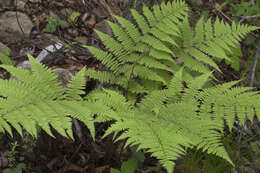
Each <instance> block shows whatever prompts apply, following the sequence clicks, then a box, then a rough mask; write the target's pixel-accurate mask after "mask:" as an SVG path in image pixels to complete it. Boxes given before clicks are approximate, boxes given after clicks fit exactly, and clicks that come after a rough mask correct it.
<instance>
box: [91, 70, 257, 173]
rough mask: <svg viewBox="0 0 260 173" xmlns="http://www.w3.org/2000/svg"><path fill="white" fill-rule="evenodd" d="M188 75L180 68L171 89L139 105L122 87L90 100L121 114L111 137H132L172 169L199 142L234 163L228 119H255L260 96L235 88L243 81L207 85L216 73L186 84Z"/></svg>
mask: <svg viewBox="0 0 260 173" xmlns="http://www.w3.org/2000/svg"><path fill="white" fill-rule="evenodd" d="M182 75H183V74H182V70H180V71H179V72H178V73H176V74H175V77H174V78H173V79H172V80H171V81H170V82H169V84H168V85H167V88H166V89H163V90H160V91H152V92H151V93H150V94H148V95H147V96H146V97H145V98H144V99H143V100H141V101H140V102H139V103H138V104H137V105H136V107H134V106H133V105H132V104H131V103H129V102H127V99H126V98H125V97H124V96H123V95H121V94H120V93H119V92H117V91H113V90H107V89H106V90H104V92H93V93H92V94H90V95H89V96H88V99H89V101H90V102H96V103H99V104H104V105H106V106H108V107H110V108H111V110H113V111H115V112H114V113H117V116H115V118H116V119H115V120H116V123H114V124H112V125H111V127H110V128H109V129H108V130H107V131H106V134H105V136H106V135H108V134H110V133H112V132H115V135H114V136H115V139H116V141H117V140H121V139H125V138H127V142H126V146H128V145H131V146H132V145H139V147H138V149H139V150H140V149H144V150H145V151H146V152H151V153H152V156H154V157H156V158H157V159H159V161H160V162H161V164H162V165H163V166H164V167H165V168H166V169H167V171H168V172H172V169H173V166H174V162H173V161H174V160H177V158H178V157H180V156H181V155H183V154H184V153H185V150H184V148H192V147H195V146H196V147H197V148H198V149H202V150H203V151H207V152H208V153H209V154H215V155H217V156H219V157H221V158H223V159H225V160H227V161H228V162H229V163H230V164H231V165H233V162H232V160H231V159H230V158H229V155H228V153H227V152H226V150H225V148H224V146H223V144H222V142H221V139H222V136H223V134H224V133H223V127H224V123H223V119H225V120H227V122H228V124H229V125H230V126H229V127H230V128H231V127H232V124H233V123H234V117H235V116H237V117H238V118H239V119H240V120H243V119H244V118H245V115H247V116H248V118H249V119H252V118H253V116H254V115H255V114H258V113H259V111H260V110H259V108H258V107H259V105H260V104H259V102H258V100H259V99H260V95H257V92H246V91H247V90H249V89H251V88H247V87H238V88H236V87H235V88H231V87H232V86H233V85H234V84H236V83H237V82H238V81H235V82H229V83H226V84H223V85H217V86H215V87H212V88H206V89H204V88H203V85H204V84H205V82H206V81H207V80H208V77H209V76H210V73H208V74H204V75H201V76H199V77H196V78H195V79H193V80H192V81H191V82H190V83H189V84H187V87H184V85H183V80H182ZM230 88H231V89H230ZM107 118H108V117H103V119H107ZM100 119H101V118H100ZM121 131H123V133H122V134H121V135H119V136H118V134H119V132H121Z"/></svg>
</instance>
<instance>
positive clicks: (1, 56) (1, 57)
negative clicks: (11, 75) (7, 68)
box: [0, 48, 13, 65]
mask: <svg viewBox="0 0 260 173" xmlns="http://www.w3.org/2000/svg"><path fill="white" fill-rule="evenodd" d="M10 53H11V50H10V49H9V48H4V49H1V50H0V62H1V63H2V64H6V65H13V62H12V60H11V59H10V57H9V55H10Z"/></svg>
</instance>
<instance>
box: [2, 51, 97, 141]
mask: <svg viewBox="0 0 260 173" xmlns="http://www.w3.org/2000/svg"><path fill="white" fill-rule="evenodd" d="M29 61H30V64H31V67H32V70H31V71H28V70H26V69H15V68H14V67H10V66H6V65H2V67H3V68H6V69H7V70H10V72H11V73H12V74H13V75H15V76H16V77H17V80H3V79H1V80H0V96H1V98H2V99H1V100H0V130H2V131H4V130H6V131H8V132H9V133H10V134H12V131H11V129H10V127H8V126H9V125H8V123H9V124H10V125H11V126H13V127H14V128H15V129H16V130H17V131H18V132H19V134H21V135H22V134H23V133H22V128H21V127H23V128H24V129H25V130H26V131H27V132H28V133H29V134H31V135H32V136H37V128H36V127H37V126H40V127H41V128H42V129H43V130H44V131H46V132H47V133H48V134H49V135H52V132H51V130H50V125H51V126H52V127H53V128H54V129H55V130H57V131H58V132H59V133H60V134H61V135H63V136H67V137H71V138H73V135H72V128H71V118H70V117H69V116H72V117H75V118H78V119H80V120H81V121H83V122H84V123H85V124H87V125H88V128H89V129H90V132H91V135H92V136H93V137H94V125H93V123H94V121H93V118H92V116H93V115H94V114H96V112H97V111H96V110H95V109H92V110H91V108H94V107H93V106H90V107H88V105H91V103H86V102H83V100H82V99H81V94H83V93H84V92H82V89H83V88H84V87H85V78H84V76H85V70H84V69H83V70H82V71H80V72H79V73H78V74H77V75H76V76H75V77H73V79H72V81H71V83H70V84H68V88H67V89H66V90H65V91H64V89H63V87H62V86H61V84H60V83H59V82H57V76H56V75H55V74H54V73H53V72H52V71H51V70H50V69H48V68H46V67H45V66H44V65H42V64H41V63H39V62H38V61H36V60H35V59H34V58H33V57H31V56H29ZM21 74H22V75H21ZM23 75H24V76H23ZM64 99H65V100H64Z"/></svg>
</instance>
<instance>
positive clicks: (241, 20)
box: [233, 14, 260, 23]
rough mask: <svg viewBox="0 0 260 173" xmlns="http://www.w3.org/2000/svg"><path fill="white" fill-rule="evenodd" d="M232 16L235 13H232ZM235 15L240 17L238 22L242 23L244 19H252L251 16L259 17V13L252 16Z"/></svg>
mask: <svg viewBox="0 0 260 173" xmlns="http://www.w3.org/2000/svg"><path fill="white" fill-rule="evenodd" d="M233 16H236V15H233ZM237 17H241V19H240V20H239V23H242V22H243V21H244V20H246V19H253V18H257V17H260V14H256V15H253V16H237Z"/></svg>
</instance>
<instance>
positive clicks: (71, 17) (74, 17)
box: [69, 11, 80, 23]
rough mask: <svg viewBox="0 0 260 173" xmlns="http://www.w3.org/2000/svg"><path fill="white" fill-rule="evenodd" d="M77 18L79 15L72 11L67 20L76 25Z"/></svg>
mask: <svg viewBox="0 0 260 173" xmlns="http://www.w3.org/2000/svg"><path fill="white" fill-rule="evenodd" d="M79 16H80V13H79V12H76V11H74V12H73V13H72V14H71V15H70V17H69V19H70V20H71V21H72V22H73V23H76V20H77V18H78V17H79Z"/></svg>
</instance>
